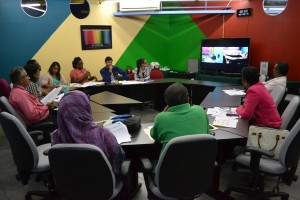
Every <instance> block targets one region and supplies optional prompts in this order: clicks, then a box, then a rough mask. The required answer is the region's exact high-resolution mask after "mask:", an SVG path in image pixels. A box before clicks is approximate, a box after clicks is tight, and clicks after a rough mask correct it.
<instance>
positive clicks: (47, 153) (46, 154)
mask: <svg viewBox="0 0 300 200" xmlns="http://www.w3.org/2000/svg"><path fill="white" fill-rule="evenodd" d="M50 149H51V148H50ZM50 149H46V150H45V151H44V152H43V154H44V155H45V156H48V155H49V151H50Z"/></svg>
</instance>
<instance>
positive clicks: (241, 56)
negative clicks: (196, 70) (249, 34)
mask: <svg viewBox="0 0 300 200" xmlns="http://www.w3.org/2000/svg"><path fill="white" fill-rule="evenodd" d="M249 50H250V38H220V39H204V40H202V41H201V70H204V71H206V72H214V73H220V72H225V73H240V72H241V70H242V68H243V67H246V66H248V64H249V56H250V54H249Z"/></svg>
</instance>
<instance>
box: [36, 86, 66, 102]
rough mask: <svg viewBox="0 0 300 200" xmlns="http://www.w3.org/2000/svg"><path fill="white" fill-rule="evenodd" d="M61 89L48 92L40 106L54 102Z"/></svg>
mask: <svg viewBox="0 0 300 200" xmlns="http://www.w3.org/2000/svg"><path fill="white" fill-rule="evenodd" d="M61 89H62V86H60V87H58V88H53V90H51V92H49V93H48V94H47V95H46V96H45V97H44V98H43V99H42V100H41V102H42V104H44V105H46V104H47V103H50V102H52V101H54V99H55V98H56V97H57V96H58V94H59V93H60V91H61Z"/></svg>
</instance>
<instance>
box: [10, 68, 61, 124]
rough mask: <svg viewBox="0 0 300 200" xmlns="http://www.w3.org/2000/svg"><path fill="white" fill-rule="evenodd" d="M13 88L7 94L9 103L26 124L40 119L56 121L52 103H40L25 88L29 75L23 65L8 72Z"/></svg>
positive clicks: (35, 122) (38, 121)
mask: <svg viewBox="0 0 300 200" xmlns="http://www.w3.org/2000/svg"><path fill="white" fill-rule="evenodd" d="M9 76H10V80H11V82H12V83H13V88H12V90H11V92H10V95H9V103H10V105H11V106H12V107H13V108H14V109H15V110H16V112H17V113H18V114H19V115H20V116H21V117H22V118H23V119H24V121H25V123H26V125H27V126H30V125H33V124H37V123H40V122H42V121H51V122H53V123H54V124H56V123H57V121H56V112H55V111H53V109H54V103H53V102H51V103H48V104H47V105H44V104H42V103H41V102H40V101H39V100H38V98H37V97H36V96H34V95H33V94H31V93H30V92H28V91H27V90H26V87H27V86H28V85H29V76H28V75H27V73H26V71H25V70H24V68H23V67H15V68H13V69H12V70H11V72H10V75H9Z"/></svg>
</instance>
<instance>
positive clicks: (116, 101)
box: [90, 91, 143, 114]
mask: <svg viewBox="0 0 300 200" xmlns="http://www.w3.org/2000/svg"><path fill="white" fill-rule="evenodd" d="M90 101H91V102H93V103H96V104H99V105H102V106H105V107H108V108H110V109H112V110H113V112H115V113H116V114H126V113H129V112H130V106H132V105H142V104H143V102H141V101H137V100H134V99H131V98H128V97H124V96H122V95H119V94H115V93H112V92H109V91H104V92H100V93H97V94H93V95H90Z"/></svg>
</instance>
